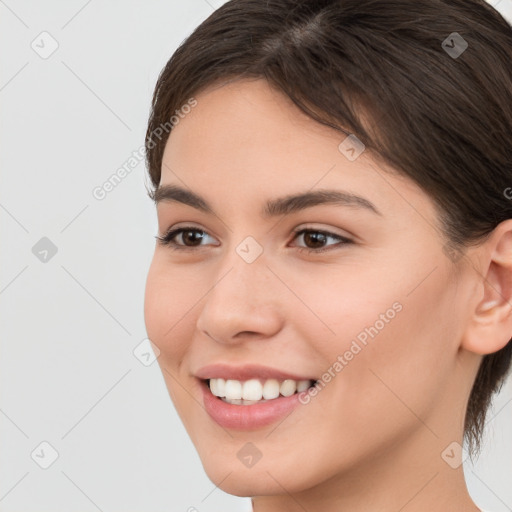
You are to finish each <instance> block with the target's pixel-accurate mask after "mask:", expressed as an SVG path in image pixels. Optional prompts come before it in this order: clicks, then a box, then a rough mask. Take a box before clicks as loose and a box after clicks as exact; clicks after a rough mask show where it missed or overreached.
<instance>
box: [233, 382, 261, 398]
mask: <svg viewBox="0 0 512 512" xmlns="http://www.w3.org/2000/svg"><path fill="white" fill-rule="evenodd" d="M262 390H263V386H262V385H261V382H260V381H259V380H258V379H251V380H247V381H245V382H244V383H243V385H242V398H243V399H244V400H261V396H262V392H263V391H262ZM226 398H228V397H226Z"/></svg>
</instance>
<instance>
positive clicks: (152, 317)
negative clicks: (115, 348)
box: [144, 255, 201, 361]
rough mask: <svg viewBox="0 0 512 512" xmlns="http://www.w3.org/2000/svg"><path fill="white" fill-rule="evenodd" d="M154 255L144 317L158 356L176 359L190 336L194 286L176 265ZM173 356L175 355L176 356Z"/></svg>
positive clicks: (194, 295) (195, 298)
mask: <svg viewBox="0 0 512 512" xmlns="http://www.w3.org/2000/svg"><path fill="white" fill-rule="evenodd" d="M160 259H161V258H159V257H158V255H155V257H154V259H153V262H152V263H151V266H150V269H149V272H148V277H147V280H146V290H145V298H144V319H145V324H146V332H147V334H148V337H149V339H151V341H152V342H153V343H155V345H156V346H157V347H158V348H159V349H160V351H161V357H159V361H161V360H162V359H163V360H164V361H166V360H169V361H170V360H173V361H179V356H180V355H181V354H183V353H184V352H185V351H186V348H187V340H190V339H191V336H192V332H190V333H189V332H188V331H191V329H193V325H194V322H193V317H194V315H195V314H197V309H196V308H195V307H194V306H197V307H199V304H197V303H198V300H199V298H200V297H201V295H198V293H197V289H195V288H194V287H193V286H188V285H187V283H186V282H185V280H184V278H183V273H182V272H180V270H179V268H174V269H173V268H172V267H171V266H170V265H166V264H165V262H161V261H160ZM176 358H177V359H176Z"/></svg>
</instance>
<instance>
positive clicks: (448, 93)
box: [145, 0, 512, 512]
mask: <svg viewBox="0 0 512 512" xmlns="http://www.w3.org/2000/svg"><path fill="white" fill-rule="evenodd" d="M511 62H512V28H511V27H510V25H509V24H508V23H507V22H506V21H505V20H504V19H503V18H502V17H501V15H500V14H499V13H498V12H497V11H496V10H494V9H493V8H492V7H490V6H489V5H488V4H487V3H486V2H484V1H483V0H414V1H412V0H320V1H319V0H305V1H298V0H268V1H262V0H232V1H230V2H227V3H226V4H224V5H223V6H222V7H221V8H219V9H218V10H217V11H215V12H214V13H213V14H212V15H211V16H210V17H209V18H208V19H207V20H206V21H204V22H203V23H202V24H201V25H200V26H199V27H198V28H197V29H196V30H195V31H194V32H193V33H192V35H191V36H190V37H188V38H187V39H186V40H185V41H184V42H183V43H182V44H181V46H180V47H179V48H178V50H177V51H176V52H175V53H174V55H173V56H172V58H171V59H170V60H169V62H168V63H167V65H166V66H165V68H164V69H163V71H162V73H161V75H160V77H159V79H158V83H157V84H156V89H155V93H154V97H153V103H152V111H151V116H150V120H149V125H148V129H147V135H146V156H147V164H148V169H149V175H150V178H151V185H152V187H151V189H150V190H149V193H150V196H151V197H152V198H153V199H154V200H155V202H156V205H157V214H158V226H159V233H158V236H157V238H158V240H157V244H156V247H155V253H154V258H153V261H152V264H151V268H150V270H149V275H148V279H147V288H146V297H145V319H146V327H147V331H148V336H149V338H150V339H151V340H152V341H153V343H154V344H155V345H156V346H157V347H158V349H159V351H160V356H159V358H158V361H159V364H160V367H161V369H162V372H163V376H164V378H165V381H166V384H167V387H168V390H169V394H170V397H171V399H172V401H173V403H174V405H175V407H176V409H177V411H178V413H179V415H180V417H181V419H182V420H183V423H184V425H185V427H186V429H187V431H188V433H189V435H190V437H191V439H192V441H193V443H194V445H195V447H196V448H197V451H198V453H199V456H200V458H201V461H202V463H203V466H204V469H205V471H206V473H207V474H208V476H209V478H210V479H211V480H212V482H214V483H215V484H216V485H218V486H219V487H220V488H221V489H223V490H224V491H226V492H228V493H231V494H234V495H237V496H250V497H252V503H253V510H254V511H255V512H277V511H311V512H313V511H318V510H322V511H323V512H331V511H332V512H334V511H336V512H339V511H350V512H370V511H375V512H377V511H378V512H396V511H399V510H404V511H406V512H427V511H428V512H430V511H432V510H436V511H438V512H455V511H457V512H458V511H460V512H477V511H479V510H480V509H479V508H478V507H477V506H476V504H475V503H474V502H473V501H472V499H471V497H470V495H469V493H468V491H467V488H466V484H465V480H464V474H463V467H462V462H463V460H464V459H465V458H466V451H465V449H463V448H462V446H463V445H464V441H466V442H467V443H468V444H469V453H470V454H471V455H473V456H474V455H475V454H477V453H478V451H479V447H480V444H479V443H480V438H481V435H482V429H483V425H484V421H485V417H486V411H487V409H488V406H489V404H490V401H491V399H492V396H493V394H494V393H495V392H496V391H497V390H499V388H500V386H501V385H502V383H503V381H504V379H505V377H506V376H507V374H508V371H509V368H510V361H511V350H512V349H511V347H512V344H511V343H510V339H511V337H512V303H511V299H512V137H511V136H510V134H511V133H512V66H511Z"/></svg>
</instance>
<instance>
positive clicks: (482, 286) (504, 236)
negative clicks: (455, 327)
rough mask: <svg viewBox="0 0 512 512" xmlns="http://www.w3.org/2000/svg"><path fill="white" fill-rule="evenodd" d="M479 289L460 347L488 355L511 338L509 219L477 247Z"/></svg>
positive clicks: (511, 230)
mask: <svg viewBox="0 0 512 512" xmlns="http://www.w3.org/2000/svg"><path fill="white" fill-rule="evenodd" d="M479 253H480V265H479V266H478V268H475V271H476V272H478V273H479V274H480V275H479V283H478V290H479V292H480V295H479V299H478V300H477V304H476V307H475V309H474V310H473V311H471V318H470V322H469V324H468V326H467V329H466V332H465V333H464V336H463V340H462V346H463V347H464V348H465V349H467V350H469V351H471V352H474V353H476V354H482V355H485V354H492V353H494V352H497V351H498V350H500V349H501V348H503V347H504V346H505V345H506V344H507V343H508V342H509V341H510V339H511V338H512V219H507V220H506V221H503V222H501V223H500V224H499V225H498V226H497V227H496V228H495V229H494V231H493V232H492V233H491V235H490V236H489V238H488V239H487V240H486V241H485V242H484V243H483V244H482V246H481V247H479Z"/></svg>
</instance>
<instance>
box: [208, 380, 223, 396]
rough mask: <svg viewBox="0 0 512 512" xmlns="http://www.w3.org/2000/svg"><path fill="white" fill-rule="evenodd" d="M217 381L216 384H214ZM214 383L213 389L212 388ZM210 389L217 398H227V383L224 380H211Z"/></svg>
mask: <svg viewBox="0 0 512 512" xmlns="http://www.w3.org/2000/svg"><path fill="white" fill-rule="evenodd" d="M214 381H215V382H214ZM212 383H213V386H214V387H213V388H212ZM210 389H211V390H212V393H213V394H214V395H215V396H226V392H225V390H226V381H225V380H224V379H211V380H210Z"/></svg>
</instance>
